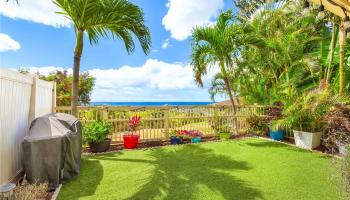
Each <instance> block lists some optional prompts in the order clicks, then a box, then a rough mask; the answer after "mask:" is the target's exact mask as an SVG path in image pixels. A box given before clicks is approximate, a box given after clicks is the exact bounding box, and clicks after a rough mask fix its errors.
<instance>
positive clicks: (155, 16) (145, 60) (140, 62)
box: [0, 0, 233, 101]
mask: <svg viewBox="0 0 350 200" xmlns="http://www.w3.org/2000/svg"><path fill="white" fill-rule="evenodd" d="M132 1H133V2H134V3H135V4H137V5H139V6H140V7H142V9H143V10H144V13H145V19H146V24H147V26H148V27H149V28H150V30H151V35H152V48H151V49H152V50H151V52H150V54H149V55H148V56H145V55H144V54H143V52H142V51H141V48H140V47H139V46H137V48H136V51H135V52H134V53H133V54H132V55H128V54H127V53H126V51H125V49H124V47H123V43H122V42H120V41H113V40H104V39H102V40H100V42H99V44H98V45H93V46H91V45H90V44H89V43H88V41H87V40H86V42H85V46H84V52H83V57H82V62H81V70H82V71H89V72H90V73H91V74H92V75H94V76H95V77H96V78H97V80H96V87H95V89H94V91H93V94H92V100H93V101H208V100H209V95H208V92H207V90H208V86H209V82H210V79H211V77H212V75H213V74H215V71H216V69H213V70H212V71H211V72H210V73H209V74H208V76H207V77H205V78H204V79H205V82H206V87H205V88H198V87H197V86H196V85H195V84H194V82H193V77H192V76H193V74H192V72H191V66H190V65H189V64H188V63H189V56H190V30H191V29H192V27H194V26H198V25H208V24H211V23H213V22H214V21H215V18H216V17H217V16H218V14H219V13H220V11H222V10H227V9H230V8H233V3H232V1H231V0H210V1H209V0H208V1H204V0H191V1H188V0H132ZM204 2H205V3H204ZM19 3H20V5H15V4H13V3H7V4H6V3H4V2H3V1H1V2H0V17H1V18H0V23H1V24H0V66H1V67H7V68H16V69H18V68H20V67H22V68H30V69H31V70H32V71H40V72H41V73H48V72H49V71H51V70H55V69H63V68H71V66H72V60H73V58H72V55H73V49H74V45H75V35H74V31H73V28H72V25H71V23H70V22H69V21H68V20H66V19H64V18H63V17H61V16H59V15H57V14H55V13H54V11H55V10H57V8H56V7H55V6H54V5H53V4H52V2H51V1H50V0H37V1H32V0H19ZM86 39H87V38H86ZM223 98H224V97H222V98H218V100H221V99H223Z"/></svg>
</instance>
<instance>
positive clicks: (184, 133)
mask: <svg viewBox="0 0 350 200" xmlns="http://www.w3.org/2000/svg"><path fill="white" fill-rule="evenodd" d="M176 136H177V137H185V138H186V137H187V138H197V137H202V136H203V133H202V132H200V131H198V130H191V131H189V130H177V131H176Z"/></svg>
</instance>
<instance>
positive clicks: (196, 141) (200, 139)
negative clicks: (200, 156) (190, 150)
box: [191, 137, 202, 143]
mask: <svg viewBox="0 0 350 200" xmlns="http://www.w3.org/2000/svg"><path fill="white" fill-rule="evenodd" d="M201 141H202V138H200V137H196V138H191V142H192V143H199V142H201Z"/></svg>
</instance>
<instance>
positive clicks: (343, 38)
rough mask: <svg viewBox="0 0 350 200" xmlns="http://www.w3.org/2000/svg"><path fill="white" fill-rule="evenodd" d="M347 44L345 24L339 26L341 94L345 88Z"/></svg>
mask: <svg viewBox="0 0 350 200" xmlns="http://www.w3.org/2000/svg"><path fill="white" fill-rule="evenodd" d="M345 44H346V31H345V27H344V24H343V23H342V25H341V26H340V28H339V94H340V95H342V94H343V93H344V89H345V70H344V62H345Z"/></svg>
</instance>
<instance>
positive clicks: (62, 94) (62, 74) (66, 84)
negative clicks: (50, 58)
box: [40, 71, 96, 106]
mask: <svg viewBox="0 0 350 200" xmlns="http://www.w3.org/2000/svg"><path fill="white" fill-rule="evenodd" d="M40 78H41V79H43V80H46V81H55V82H56V95H57V105H58V106H70V104H71V95H72V81H73V76H72V75H71V74H68V73H67V71H55V72H51V73H50V74H49V75H47V76H44V75H42V76H40ZM95 80H96V79H95V78H94V77H93V76H91V75H90V74H89V72H82V73H81V74H80V76H79V97H78V102H79V104H80V105H88V104H89V103H90V100H91V99H90V96H91V92H92V90H93V88H94V86H95Z"/></svg>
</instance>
